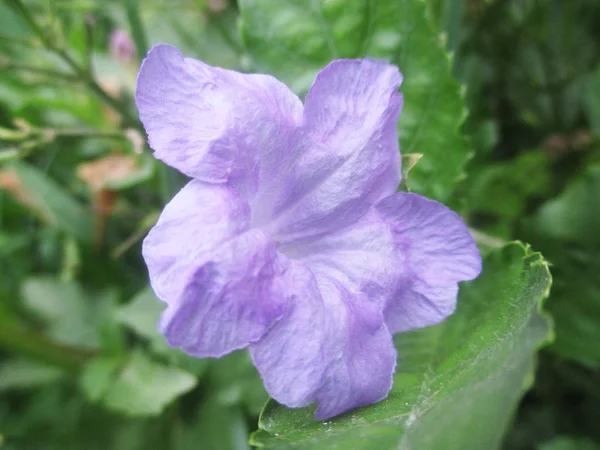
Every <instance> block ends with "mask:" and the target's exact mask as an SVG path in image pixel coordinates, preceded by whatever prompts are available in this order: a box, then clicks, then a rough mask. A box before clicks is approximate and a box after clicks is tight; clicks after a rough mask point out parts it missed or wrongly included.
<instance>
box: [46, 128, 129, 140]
mask: <svg viewBox="0 0 600 450" xmlns="http://www.w3.org/2000/svg"><path fill="white" fill-rule="evenodd" d="M47 132H48V133H50V135H52V136H55V137H90V138H115V139H127V136H125V135H124V134H123V133H122V132H120V131H102V130H94V129H87V128H74V129H69V128H64V129H60V128H59V129H52V128H51V129H48V130H47Z"/></svg>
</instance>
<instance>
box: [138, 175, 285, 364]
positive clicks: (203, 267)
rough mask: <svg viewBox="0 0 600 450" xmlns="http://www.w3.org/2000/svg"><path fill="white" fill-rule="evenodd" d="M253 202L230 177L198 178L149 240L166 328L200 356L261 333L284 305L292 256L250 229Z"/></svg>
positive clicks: (171, 338) (146, 249)
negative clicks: (217, 181) (226, 180)
mask: <svg viewBox="0 0 600 450" xmlns="http://www.w3.org/2000/svg"><path fill="white" fill-rule="evenodd" d="M249 216H250V214H249V208H248V205H247V203H246V202H244V201H243V200H242V199H241V198H240V197H239V195H237V193H236V192H235V191H234V190H232V189H231V188H229V187H228V186H226V185H209V184H204V183H202V182H200V181H192V182H190V183H189V184H188V185H187V186H186V187H184V188H183V189H182V190H181V192H179V194H177V195H176V196H175V197H174V198H173V200H172V201H171V202H170V203H169V204H168V205H167V206H166V207H165V209H164V211H163V213H162V215H161V217H160V218H159V220H158V223H157V224H156V226H155V227H154V228H153V229H152V230H151V231H150V233H149V235H148V237H146V239H145V240H144V246H143V254H144V259H145V260H146V264H147V265H148V270H149V273H150V281H151V284H152V287H153V288H154V291H155V292H156V294H157V295H158V297H159V298H160V299H161V300H163V301H164V302H166V303H167V304H168V306H167V308H166V310H165V311H164V312H163V316H162V318H161V323H160V330H161V332H162V333H164V334H165V336H166V338H167V340H168V342H169V344H170V345H171V346H177V347H181V349H182V350H183V351H185V352H186V353H189V354H191V355H194V356H221V355H223V354H226V353H229V352H231V351H232V350H235V349H238V348H243V347H246V346H247V345H248V344H249V343H250V342H253V341H256V340H258V339H260V337H262V335H263V334H264V333H265V332H266V330H267V329H268V328H269V327H270V326H271V325H272V323H273V322H274V321H275V320H277V319H278V318H279V317H281V316H282V315H283V313H284V312H285V303H284V302H285V297H284V296H283V295H282V293H281V289H282V286H281V283H280V281H279V279H280V276H281V273H283V272H284V271H285V261H283V262H282V260H281V258H279V255H278V254H277V252H276V248H275V243H274V242H273V241H272V239H270V238H269V237H268V236H267V235H265V234H264V233H263V232H261V231H259V230H250V229H249Z"/></svg>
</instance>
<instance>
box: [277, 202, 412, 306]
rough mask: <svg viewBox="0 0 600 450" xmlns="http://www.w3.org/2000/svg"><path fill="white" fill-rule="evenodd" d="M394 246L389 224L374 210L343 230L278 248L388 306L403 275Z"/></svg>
mask: <svg viewBox="0 0 600 450" xmlns="http://www.w3.org/2000/svg"><path fill="white" fill-rule="evenodd" d="M394 247H395V244H394V238H393V236H392V233H391V231H390V228H389V226H388V225H387V223H385V222H384V221H383V220H382V219H381V217H380V216H379V214H378V213H377V212H376V211H375V210H374V209H372V210H371V211H369V213H367V214H365V215H364V216H363V217H361V218H360V219H359V220H358V221H357V222H355V223H353V224H352V225H349V226H348V227H346V228H344V229H342V230H339V231H336V232H335V233H330V234H326V235H321V236H315V237H313V238H311V239H305V240H302V241H295V242H292V243H290V244H287V245H280V246H279V248H278V250H279V251H280V252H282V253H284V254H286V255H287V256H289V257H292V258H295V259H299V260H301V261H302V262H304V263H305V264H306V265H307V266H308V267H310V269H311V270H312V271H313V272H322V273H327V274H328V275H330V276H332V277H334V278H336V279H337V280H338V281H340V282H341V283H342V284H343V285H344V286H347V287H348V288H350V289H351V290H352V291H356V292H364V293H365V294H367V295H368V296H369V298H370V299H371V301H376V302H378V303H379V304H380V305H384V303H385V302H386V301H387V299H388V298H389V297H390V296H391V295H392V294H393V293H394V292H395V289H396V285H397V283H398V280H399V279H400V278H401V276H402V272H401V269H400V268H399V267H398V258H397V255H396V250H395V248H394Z"/></svg>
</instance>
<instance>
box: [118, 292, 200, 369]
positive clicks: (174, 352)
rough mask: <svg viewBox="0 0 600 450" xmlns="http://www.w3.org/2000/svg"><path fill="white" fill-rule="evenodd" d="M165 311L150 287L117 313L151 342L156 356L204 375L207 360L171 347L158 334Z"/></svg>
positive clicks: (120, 318)
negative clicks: (162, 314)
mask: <svg viewBox="0 0 600 450" xmlns="http://www.w3.org/2000/svg"><path fill="white" fill-rule="evenodd" d="M163 309H165V304H164V303H163V302H161V301H160V300H159V299H158V297H156V294H154V291H152V288H151V287H150V286H148V287H146V288H144V289H142V290H141V291H140V292H139V293H138V294H137V295H136V296H135V297H134V298H133V299H132V300H131V301H130V302H129V303H127V304H126V305H125V306H123V307H121V309H120V310H119V312H118V313H117V320H118V321H119V322H121V323H122V324H124V325H126V326H127V327H128V328H130V329H131V330H133V331H135V333H137V334H138V335H139V336H141V337H143V338H144V339H147V340H148V341H150V346H151V349H152V351H153V352H154V353H155V354H157V355H160V356H162V357H164V358H166V359H167V360H168V361H169V362H171V363H172V364H175V365H176V366H178V367H180V368H182V369H185V370H187V371H189V372H192V373H194V374H195V375H196V376H200V375H202V374H203V373H204V371H205V370H206V366H207V360H206V359H200V358H194V357H193V356H189V355H187V354H185V353H183V352H182V351H180V350H179V349H175V348H171V347H169V346H168V345H167V341H166V339H165V337H164V336H163V335H162V334H160V333H159V332H158V321H159V319H160V315H161V313H162V311H163Z"/></svg>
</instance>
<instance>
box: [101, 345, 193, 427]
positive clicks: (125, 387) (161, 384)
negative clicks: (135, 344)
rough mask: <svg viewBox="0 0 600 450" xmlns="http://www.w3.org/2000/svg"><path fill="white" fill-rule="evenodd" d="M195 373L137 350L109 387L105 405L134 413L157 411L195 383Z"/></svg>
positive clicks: (154, 412) (123, 411) (132, 414)
mask: <svg viewBox="0 0 600 450" xmlns="http://www.w3.org/2000/svg"><path fill="white" fill-rule="evenodd" d="M196 382H197V380H196V377H194V376H193V375H192V374H190V373H188V372H186V371H184V370H181V369H179V368H177V367H172V366H166V365H163V364H160V363H158V362H156V361H152V360H151V359H150V358H149V357H148V356H146V355H145V354H144V353H142V352H141V351H139V350H136V351H134V352H133V353H132V354H131V355H130V357H129V360H128V361H127V362H126V363H125V366H124V367H123V368H122V369H121V371H120V372H119V374H118V375H117V377H116V379H115V380H114V383H113V384H112V385H111V386H110V387H109V388H108V390H107V392H106V396H105V397H104V405H105V406H106V407H107V408H110V409H112V410H114V411H118V412H121V413H124V414H127V415H131V416H151V415H157V414H160V413H161V412H162V410H163V409H164V408H165V407H166V406H167V405H168V404H169V403H171V402H172V401H174V400H175V399H176V398H177V397H179V396H180V395H182V394H185V393H186V392H188V391H189V390H190V389H192V388H193V387H194V386H195V385H196Z"/></svg>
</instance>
